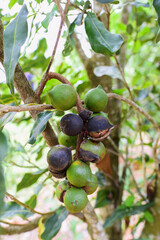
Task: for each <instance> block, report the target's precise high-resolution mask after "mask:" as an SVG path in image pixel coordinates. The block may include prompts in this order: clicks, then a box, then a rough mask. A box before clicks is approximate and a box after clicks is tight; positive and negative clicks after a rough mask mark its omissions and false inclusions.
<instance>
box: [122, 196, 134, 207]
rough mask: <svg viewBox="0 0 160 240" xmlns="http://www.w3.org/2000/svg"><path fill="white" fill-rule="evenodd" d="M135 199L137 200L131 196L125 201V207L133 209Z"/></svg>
mask: <svg viewBox="0 0 160 240" xmlns="http://www.w3.org/2000/svg"><path fill="white" fill-rule="evenodd" d="M134 199H135V197H134V195H133V194H132V195H129V196H128V197H127V199H126V200H125V201H124V205H125V206H126V207H131V206H132V205H133V202H134Z"/></svg>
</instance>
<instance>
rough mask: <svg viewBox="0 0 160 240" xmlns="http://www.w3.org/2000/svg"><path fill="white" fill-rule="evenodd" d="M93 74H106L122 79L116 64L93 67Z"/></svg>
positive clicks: (98, 75) (99, 75) (100, 75)
mask: <svg viewBox="0 0 160 240" xmlns="http://www.w3.org/2000/svg"><path fill="white" fill-rule="evenodd" d="M94 74H95V75H96V76H97V77H102V76H104V75H107V76H109V77H112V78H119V79H121V80H122V76H121V73H120V71H119V70H118V68H117V67H116V66H98V67H96V68H95V69H94Z"/></svg>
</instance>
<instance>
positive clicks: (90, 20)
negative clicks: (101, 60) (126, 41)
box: [85, 12, 123, 56]
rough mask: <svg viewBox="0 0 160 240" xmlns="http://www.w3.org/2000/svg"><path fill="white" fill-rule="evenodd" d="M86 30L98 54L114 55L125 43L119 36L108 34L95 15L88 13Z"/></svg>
mask: <svg viewBox="0 0 160 240" xmlns="http://www.w3.org/2000/svg"><path fill="white" fill-rule="evenodd" d="M85 30H86V33H87V35H88V39H89V42H90V44H91V47H92V49H93V50H94V51H95V52H97V53H102V54H104V55H106V56H107V55H112V54H113V53H115V52H117V51H118V50H119V49H120V47H121V45H122V43H123V38H122V37H121V36H120V35H119V34H112V33H110V32H108V31H107V30H106V28H105V26H104V24H103V23H102V22H100V21H99V20H98V19H97V17H96V15H95V14H94V13H91V12H88V13H87V16H86V18H85Z"/></svg>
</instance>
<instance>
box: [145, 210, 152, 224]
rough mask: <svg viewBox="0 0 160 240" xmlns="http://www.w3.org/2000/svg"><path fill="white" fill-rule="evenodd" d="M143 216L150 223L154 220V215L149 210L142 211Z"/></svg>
mask: <svg viewBox="0 0 160 240" xmlns="http://www.w3.org/2000/svg"><path fill="white" fill-rule="evenodd" d="M144 218H145V219H146V220H147V221H148V222H150V223H153V222H154V217H153V215H152V214H151V213H150V212H149V211H145V212H144Z"/></svg>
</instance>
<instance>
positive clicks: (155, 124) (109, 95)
mask: <svg viewBox="0 0 160 240" xmlns="http://www.w3.org/2000/svg"><path fill="white" fill-rule="evenodd" d="M107 97H108V98H116V99H118V100H120V101H123V102H126V103H128V104H129V105H131V106H132V107H133V108H134V109H136V110H137V111H138V112H139V113H141V114H143V115H144V116H145V117H146V118H147V119H148V120H149V121H150V122H151V123H152V124H153V125H154V127H155V128H156V130H157V131H160V128H159V126H158V124H157V123H156V122H155V121H154V119H153V118H152V117H151V116H150V115H149V114H148V113H147V112H145V111H144V110H143V109H142V108H141V107H140V106H139V105H137V104H136V103H135V102H133V101H132V100H130V99H128V98H125V97H122V96H120V95H118V94H115V93H107Z"/></svg>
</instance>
